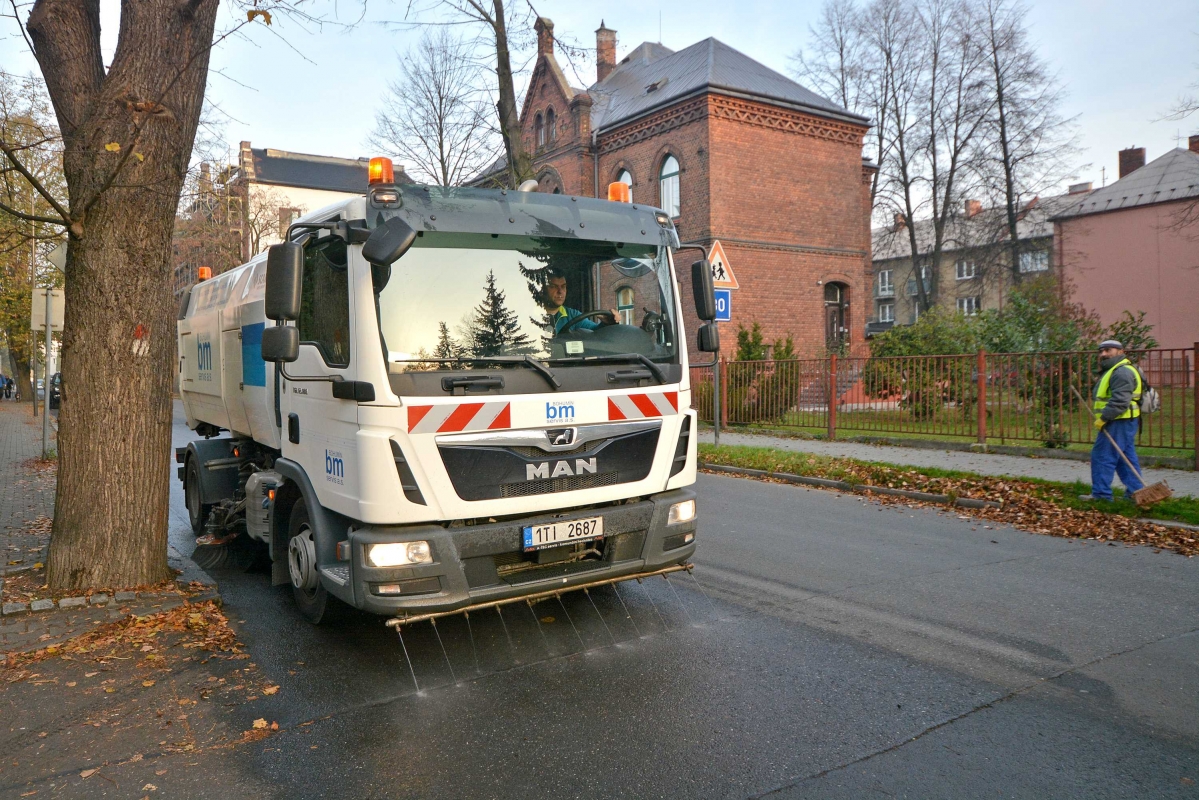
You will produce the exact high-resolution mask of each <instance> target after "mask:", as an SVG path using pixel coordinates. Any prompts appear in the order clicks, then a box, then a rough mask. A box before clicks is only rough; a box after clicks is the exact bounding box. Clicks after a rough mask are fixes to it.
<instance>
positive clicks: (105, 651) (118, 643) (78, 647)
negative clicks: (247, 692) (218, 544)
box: [4, 602, 248, 682]
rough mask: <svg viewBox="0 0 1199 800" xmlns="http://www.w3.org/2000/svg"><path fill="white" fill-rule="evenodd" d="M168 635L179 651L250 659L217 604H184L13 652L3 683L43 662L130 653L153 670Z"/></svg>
mask: <svg viewBox="0 0 1199 800" xmlns="http://www.w3.org/2000/svg"><path fill="white" fill-rule="evenodd" d="M167 634H177V635H178V636H177V638H178V641H173V642H172V644H171V646H172V647H177V648H181V651H188V650H197V649H198V650H203V651H205V652H207V653H211V654H219V657H221V658H233V659H243V658H248V656H246V655H245V654H244V653H243V651H242V645H241V643H240V642H238V640H237V635H236V634H235V633H234V632H233V630H232V629H231V628H230V627H229V620H228V618H227V617H226V616H225V614H224V613H223V612H222V611H221V609H220V608H219V607H218V606H217V604H216V603H215V602H204V603H197V604H184V605H181V606H178V607H176V608H173V609H171V610H169V611H162V612H159V613H156V614H146V615H143V616H130V617H126V618H125V619H121V620H117V621H116V622H110V623H107V624H104V625H99V626H97V627H96V628H95V629H94V630H91V631H88V632H87V633H84V634H82V635H80V636H77V637H75V638H74V639H71V640H69V641H66V642H64V643H62V644H59V645H52V646H50V647H44V648H42V649H40V650H32V651H29V652H27V653H12V654H10V655H9V656H8V657H7V658H6V659H5V662H4V673H5V680H6V681H9V682H12V681H17V680H23V679H24V678H26V677H28V667H30V666H31V665H33V664H36V663H37V662H39V661H43V660H45V659H47V658H60V659H62V660H64V661H88V662H95V663H98V664H106V663H108V661H109V660H111V659H114V658H124V656H125V655H127V654H128V653H129V652H134V653H137V654H138V655H137V657H138V658H140V659H141V660H142V662H143V665H144V666H150V667H152V666H156V665H155V664H154V663H153V662H155V661H162V660H164V658H165V657H164V656H163V655H161V654H157V653H156V652H155V651H156V650H157V649H158V648H157V647H156V646H155V644H156V643H159V642H160V641H161V639H160V637H164V636H166V635H167ZM143 653H145V654H147V655H142V654H143Z"/></svg>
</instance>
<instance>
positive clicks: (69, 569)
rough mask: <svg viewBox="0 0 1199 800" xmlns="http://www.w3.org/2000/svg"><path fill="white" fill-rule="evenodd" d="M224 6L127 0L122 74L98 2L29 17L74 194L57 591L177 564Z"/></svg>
mask: <svg viewBox="0 0 1199 800" xmlns="http://www.w3.org/2000/svg"><path fill="white" fill-rule="evenodd" d="M216 12H217V0H190V1H189V2H179V0H140V1H139V2H136V3H123V4H122V6H121V23H120V35H119V39H118V43H117V49H116V53H115V54H114V57H113V61H112V66H111V68H109V70H108V71H107V73H106V72H105V69H104V64H103V61H102V57H101V52H100V36H99V33H100V26H99V2H98V0H90V1H89V2H71V1H70V0H38V2H37V3H36V4H35V6H34V8H33V11H32V13H31V14H30V18H29V23H28V30H29V34H30V36H31V38H32V40H33V43H34V47H35V49H36V55H37V58H38V62H39V64H40V65H41V69H42V74H43V75H44V76H45V78H46V84H47V88H48V89H49V92H50V97H51V99H52V101H53V103H54V109H55V112H56V114H57V116H58V121H59V126H60V128H61V130H62V135H63V139H64V143H65V156H64V171H65V174H66V178H67V185H68V189H69V197H70V223H71V224H70V227H69V230H70V232H71V239H70V242H69V244H68V248H67V266H66V297H67V305H66V320H65V326H64V334H63V347H62V352H63V368H62V373H63V404H62V411H61V416H60V420H59V454H60V455H59V472H58V493H57V496H56V499H55V508H54V529H53V533H52V536H51V544H50V558H49V565H48V576H49V581H50V585H51V587H53V588H54V589H79V588H85V587H97V586H129V585H138V584H147V583H155V582H157V581H160V580H163V579H165V578H167V577H169V575H170V572H169V570H168V568H167V564H166V534H167V512H168V506H169V480H170V474H171V469H170V465H171V451H170V438H171V382H172V376H173V375H174V373H175V336H174V315H173V313H172V311H173V308H172V300H171V283H172V281H171V277H172V276H171V231H172V227H173V225H174V217H175V211H176V204H177V203H178V198H179V192H180V189H181V188H182V185H183V180H184V177H185V175H186V172H187V163H188V158H189V155H190V153H191V149H192V143H193V141H194V138H195V134H196V125H197V122H198V120H199V116H200V108H201V104H202V100H203V96H204V86H205V83H206V80H207V74H208V56H209V51H210V49H211V46H212V37H213V30H214V26H215V21H216ZM118 175H119V179H118V177H117V176H118ZM146 341H148V345H149V346H148V348H143V347H142V346H140V345H139V342H146Z"/></svg>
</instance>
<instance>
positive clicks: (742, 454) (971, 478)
mask: <svg viewBox="0 0 1199 800" xmlns="http://www.w3.org/2000/svg"><path fill="white" fill-rule="evenodd" d="M699 459H700V461H701V462H706V463H710V464H721V465H724V466H730V467H743V468H747V469H759V470H766V471H768V472H786V473H790V474H792V475H803V476H807V477H815V478H829V479H832V480H840V481H845V482H847V483H850V484H868V485H872V486H890V487H893V488H900V489H911V490H914V491H923V492H932V493H936V494H952V493H954V492H955V491H956V489H957V488H967V489H969V490H970V495H971V496H986V494H987V493H988V489H989V488H990V487H1002V488H1004V489H1008V488H1010V487H1011V486H1012V485H1019V486H1020V487H1021V488H1022V489H1023V490H1024V491H1025V492H1027V493H1028V494H1029V495H1030V496H1033V497H1036V498H1037V499H1039V500H1044V501H1047V502H1049V503H1052V504H1053V505H1055V506H1058V507H1061V508H1068V509H1075V510H1079V511H1101V512H1104V513H1108V514H1118V515H1120V516H1123V517H1129V518H1150V519H1162V520H1174V521H1177V522H1187V523H1191V524H1194V525H1199V499H1197V498H1194V497H1172V498H1170V499H1169V500H1165V501H1163V502H1161V503H1157V504H1155V505H1154V506H1153V507H1152V508H1149V509H1140V508H1138V507H1137V506H1136V505H1135V504H1133V503H1132V501H1131V500H1123V499H1117V500H1114V501H1112V502H1110V503H1102V502H1087V501H1083V500H1079V499H1078V496H1079V495H1080V494H1086V493H1087V492H1089V491H1090V490H1091V487H1090V486H1089V485H1088V484H1085V483H1081V482H1077V481H1076V482H1074V483H1060V482H1057V481H1046V480H1040V479H1036V478H1019V479H1010V478H999V477H995V476H990V475H979V474H977V473H973V472H963V471H960V470H948V469H937V468H935V467H913V466H906V465H905V466H897V465H895V464H883V463H879V462H875V461H859V460H857V459H852V458H841V457H833V456H822V455H816V454H813V453H795V452H791V451H787V450H776V449H774V448H770V447H745V446H739V445H721V446H720V447H716V446H714V445H710V444H704V443H702V442H701V443H700V445H699ZM959 483H962V485H961V486H959ZM1117 491H1119V490H1117ZM962 494H963V495H964V494H965V492H964V491H963V492H962Z"/></svg>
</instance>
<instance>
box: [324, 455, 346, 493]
mask: <svg viewBox="0 0 1199 800" xmlns="http://www.w3.org/2000/svg"><path fill="white" fill-rule="evenodd" d="M345 478H346V462H345V461H344V460H343V459H342V457H341V452H340V451H337V450H326V451H325V480H327V481H329V483H336V484H337V485H338V486H344V485H345V482H346V481H345Z"/></svg>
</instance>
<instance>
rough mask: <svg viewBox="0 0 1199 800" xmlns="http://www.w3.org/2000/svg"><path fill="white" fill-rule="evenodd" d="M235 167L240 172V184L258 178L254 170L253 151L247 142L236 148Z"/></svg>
mask: <svg viewBox="0 0 1199 800" xmlns="http://www.w3.org/2000/svg"><path fill="white" fill-rule="evenodd" d="M237 166H238V171H239V172H241V179H242V180H241V182H243V183H244V182H245V181H252V180H254V179H255V178H257V177H258V176H257V174H256V173H255V170H254V151H253V150H252V149H251V147H250V143H249V142H242V143H241V144H240V145H239V146H238V151H237Z"/></svg>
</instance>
